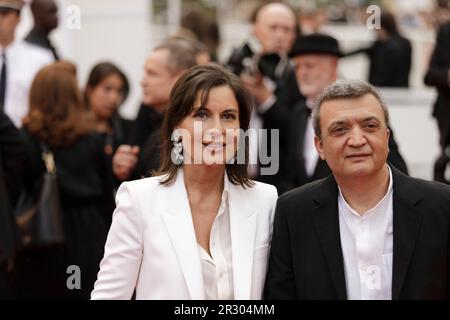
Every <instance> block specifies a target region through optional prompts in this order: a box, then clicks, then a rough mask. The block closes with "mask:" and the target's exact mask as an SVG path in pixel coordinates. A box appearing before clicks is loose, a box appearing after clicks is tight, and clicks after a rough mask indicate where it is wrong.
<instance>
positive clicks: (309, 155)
mask: <svg viewBox="0 0 450 320" xmlns="http://www.w3.org/2000/svg"><path fill="white" fill-rule="evenodd" d="M306 108H310V109H312V103H311V102H310V100H307V101H306ZM314 136H315V133H314V127H313V123H312V116H310V117H308V121H307V123H306V132H305V138H304V139H305V140H304V143H303V157H304V160H305V169H306V174H307V175H308V176H309V177H312V176H313V174H314V171H315V170H316V166H317V160H319V154H318V153H317V149H316V146H315V145H314Z"/></svg>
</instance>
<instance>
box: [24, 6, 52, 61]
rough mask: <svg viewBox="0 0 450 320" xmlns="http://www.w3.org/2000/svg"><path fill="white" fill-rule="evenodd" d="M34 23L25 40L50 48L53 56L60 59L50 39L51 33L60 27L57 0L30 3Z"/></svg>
mask: <svg viewBox="0 0 450 320" xmlns="http://www.w3.org/2000/svg"><path fill="white" fill-rule="evenodd" d="M30 8H31V13H32V14H33V19H34V25H33V28H32V29H31V30H30V32H29V33H28V35H27V36H26V37H25V39H24V40H25V41H26V42H28V43H30V44H33V45H36V46H39V47H41V48H44V49H47V50H50V51H51V53H52V55H53V58H54V59H55V60H59V55H58V52H57V51H56V49H55V47H54V45H53V43H52V42H51V41H50V39H49V34H50V33H51V32H52V31H53V30H55V29H56V28H57V27H58V6H57V4H56V1H55V0H33V1H32V2H31V5H30Z"/></svg>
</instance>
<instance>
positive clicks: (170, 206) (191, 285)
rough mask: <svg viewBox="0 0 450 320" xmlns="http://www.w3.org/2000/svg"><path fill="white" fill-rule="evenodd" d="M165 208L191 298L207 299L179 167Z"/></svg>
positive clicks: (168, 225)
mask: <svg viewBox="0 0 450 320" xmlns="http://www.w3.org/2000/svg"><path fill="white" fill-rule="evenodd" d="M167 188H168V189H167V191H168V192H167V199H166V201H165V203H166V209H165V210H164V212H163V214H162V217H163V220H164V223H165V224H166V227H167V231H168V233H169V237H170V239H171V241H172V244H173V247H174V249H175V253H176V255H177V257H178V261H179V263H180V267H181V270H182V272H183V275H184V280H185V282H186V285H187V287H188V290H189V293H190V295H191V298H192V299H194V300H203V299H205V290H204V287H203V276H202V269H201V264H200V257H199V253H198V247H197V239H196V237H195V230H194V224H193V222H192V215H191V210H190V206H189V200H188V198H187V192H186V187H185V185H184V178H183V170H181V169H180V170H178V173H177V177H176V180H175V182H174V184H173V185H171V186H169V187H167Z"/></svg>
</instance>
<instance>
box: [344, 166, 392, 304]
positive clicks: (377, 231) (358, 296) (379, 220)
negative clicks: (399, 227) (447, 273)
mask: <svg viewBox="0 0 450 320" xmlns="http://www.w3.org/2000/svg"><path fill="white" fill-rule="evenodd" d="M388 168H389V167H388ZM392 195H393V189H392V172H391V169H390V168H389V187H388V190H387V193H386V194H385V196H384V197H383V199H381V200H380V202H378V204H377V205H376V206H375V207H373V208H372V209H370V210H368V211H367V212H365V213H364V214H363V215H359V214H358V213H357V212H356V211H355V210H353V209H352V208H351V207H350V205H349V204H348V203H347V202H346V201H345V199H344V197H343V195H342V193H341V190H340V189H339V195H338V204H339V228H340V236H341V244H342V253H343V257H344V269H345V280H346V287H347V297H348V299H349V300H391V299H392V294H391V291H392V252H393V235H392V232H393V227H392V221H393V204H392Z"/></svg>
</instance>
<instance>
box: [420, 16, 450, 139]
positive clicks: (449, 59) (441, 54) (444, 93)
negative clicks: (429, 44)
mask: <svg viewBox="0 0 450 320" xmlns="http://www.w3.org/2000/svg"><path fill="white" fill-rule="evenodd" d="M449 52H450V22H448V23H447V24H445V25H442V26H441V27H440V28H439V31H438V35H437V39H436V46H435V48H434V51H433V55H432V56H431V61H430V66H429V68H428V71H427V73H426V75H425V79H424V80H425V84H427V85H429V86H434V87H436V89H437V90H438V96H437V100H436V102H435V103H434V108H433V116H434V117H435V118H436V120H437V121H438V125H439V133H440V135H441V144H442V145H445V141H444V139H445V138H446V135H447V133H449V127H450V86H449V83H448V70H449V69H450V54H449ZM449 134H450V133H449Z"/></svg>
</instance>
